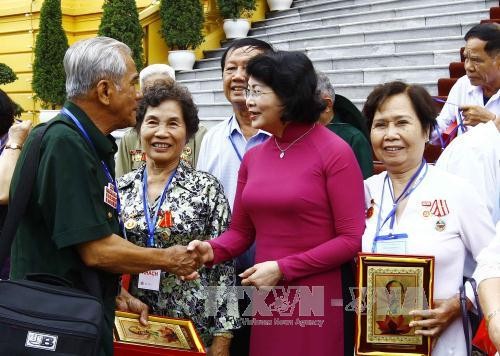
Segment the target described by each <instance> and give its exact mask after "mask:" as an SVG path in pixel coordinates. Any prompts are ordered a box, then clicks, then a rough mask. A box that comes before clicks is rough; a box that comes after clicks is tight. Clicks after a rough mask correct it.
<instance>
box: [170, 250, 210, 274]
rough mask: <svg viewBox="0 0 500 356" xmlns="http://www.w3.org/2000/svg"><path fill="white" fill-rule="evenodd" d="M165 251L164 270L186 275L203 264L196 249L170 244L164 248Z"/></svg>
mask: <svg viewBox="0 0 500 356" xmlns="http://www.w3.org/2000/svg"><path fill="white" fill-rule="evenodd" d="M165 252H166V253H167V256H168V257H167V258H168V261H167V268H166V269H165V271H167V272H170V273H173V274H176V275H178V276H187V275H189V274H192V273H193V272H195V271H196V270H197V269H198V268H200V266H201V265H202V264H203V263H202V260H201V258H200V256H199V255H198V253H197V252H196V251H188V249H187V247H186V246H180V245H176V246H172V247H169V248H167V249H166V250H165Z"/></svg>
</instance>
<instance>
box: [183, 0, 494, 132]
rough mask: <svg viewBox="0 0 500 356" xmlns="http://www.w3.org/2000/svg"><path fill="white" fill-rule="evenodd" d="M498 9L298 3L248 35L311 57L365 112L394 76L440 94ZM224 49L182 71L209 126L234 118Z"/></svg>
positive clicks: (464, 1)
mask: <svg viewBox="0 0 500 356" xmlns="http://www.w3.org/2000/svg"><path fill="white" fill-rule="evenodd" d="M498 5H499V1H498V0H454V1H453V0H449V1H446V0H445V1H441V2H439V1H436V0H379V1H373V0H295V1H294V2H293V7H292V8H291V9H289V10H285V11H278V12H272V13H269V14H268V18H267V19H266V20H263V21H259V22H254V23H253V25H252V29H251V31H250V34H249V35H250V36H251V37H255V38H258V39H262V40H265V41H268V42H270V43H271V44H273V46H274V47H275V48H277V49H282V50H298V51H303V52H305V53H306V54H307V55H308V56H309V57H310V58H311V59H312V61H313V63H314V66H315V67H316V69H318V70H321V71H323V72H325V73H326V74H327V75H328V76H329V77H330V80H331V81H332V83H333V84H334V87H335V90H336V91H337V92H338V93H339V94H341V95H344V96H346V97H348V98H349V99H351V100H352V101H353V102H354V103H355V104H356V105H357V106H358V107H359V108H361V107H362V106H363V103H364V101H365V99H366V96H367V95H368V93H369V92H370V91H371V90H372V89H373V87H374V86H375V85H377V84H380V83H383V82H386V81H390V80H395V79H401V80H404V81H407V82H411V83H417V84H420V85H423V86H424V87H425V88H427V90H428V91H429V92H430V93H431V94H432V95H437V94H438V92H437V80H438V78H442V77H448V75H449V74H448V73H449V72H448V66H449V63H450V62H460V48H461V47H462V46H463V45H464V41H463V36H464V35H465V33H466V32H467V31H468V29H469V28H471V27H472V26H474V25H475V24H477V23H479V22H480V20H481V19H486V18H489V17H490V16H489V15H490V13H489V9H490V7H495V6H498ZM222 45H223V46H227V45H228V43H223V44H222ZM223 51H224V48H220V49H216V50H212V51H206V52H205V57H206V58H205V59H203V60H200V61H198V62H197V64H196V69H194V70H192V71H186V72H180V73H178V74H177V80H178V81H180V82H181V83H182V84H184V85H186V86H187V87H188V88H189V89H190V91H191V92H192V94H193V97H194V100H195V102H196V104H197V105H198V107H199V114H200V118H201V119H202V121H203V122H204V125H205V126H207V127H210V126H212V125H213V124H215V123H217V122H219V121H220V120H223V119H225V118H227V117H228V116H229V115H231V113H232V109H231V106H230V105H229V103H227V101H226V98H225V97H224V94H223V91H222V79H221V78H222V72H221V68H220V57H221V55H222V53H223Z"/></svg>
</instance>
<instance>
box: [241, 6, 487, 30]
mask: <svg viewBox="0 0 500 356" xmlns="http://www.w3.org/2000/svg"><path fill="white" fill-rule="evenodd" d="M488 16H489V9H478V10H471V11H457V12H448V13H445V14H428V15H419V16H406V17H398V18H388V19H383V20H380V19H379V20H377V19H375V20H373V19H372V20H367V21H365V20H363V21H354V22H344V23H340V24H339V19H338V18H336V17H324V18H319V19H313V20H305V21H296V22H290V23H284V24H278V25H266V26H263V27H260V28H254V29H252V30H251V31H250V35H251V36H255V35H262V34H268V35H269V34H277V33H282V32H289V31H297V30H308V29H309V30H310V29H321V30H323V31H324V27H331V30H333V31H334V32H332V33H358V32H367V31H380V30H386V29H388V28H391V29H396V28H398V29H405V28H413V27H426V26H432V25H444V24H456V23H464V22H479V21H480V20H481V19H483V18H488ZM324 33H325V32H323V34H324Z"/></svg>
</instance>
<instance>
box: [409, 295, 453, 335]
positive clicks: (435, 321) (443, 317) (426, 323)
mask: <svg viewBox="0 0 500 356" xmlns="http://www.w3.org/2000/svg"><path fill="white" fill-rule="evenodd" d="M460 313H461V311H460V301H459V298H458V296H454V297H452V298H449V299H437V300H435V301H434V309H427V310H412V311H410V315H412V316H413V317H415V318H416V319H420V320H414V321H412V322H410V327H411V328H416V327H418V328H427V329H426V330H415V334H416V335H425V336H431V337H432V338H433V339H434V340H433V344H434V343H435V342H436V341H437V338H438V337H439V335H441V333H442V332H443V331H444V330H445V329H446V328H447V327H448V325H450V323H451V322H452V321H454V320H455V319H456V318H458V317H459V316H460Z"/></svg>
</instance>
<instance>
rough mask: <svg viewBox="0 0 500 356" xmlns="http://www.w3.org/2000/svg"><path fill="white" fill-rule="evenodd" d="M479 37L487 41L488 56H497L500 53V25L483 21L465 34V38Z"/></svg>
mask: <svg viewBox="0 0 500 356" xmlns="http://www.w3.org/2000/svg"><path fill="white" fill-rule="evenodd" d="M470 38H478V39H480V40H481V41H485V42H486V45H485V46H484V51H485V52H486V53H488V56H490V57H492V58H493V57H495V56H496V55H497V54H499V53H500V25H499V24H496V23H482V24H479V25H476V26H474V27H472V28H471V29H470V30H469V31H467V33H466V34H465V36H464V40H465V41H468V40H469V39H470Z"/></svg>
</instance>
